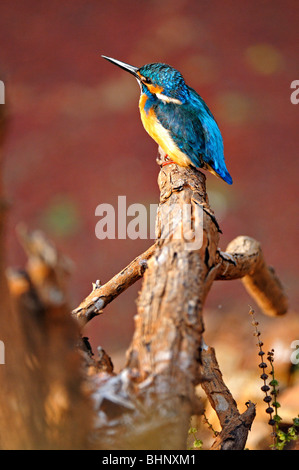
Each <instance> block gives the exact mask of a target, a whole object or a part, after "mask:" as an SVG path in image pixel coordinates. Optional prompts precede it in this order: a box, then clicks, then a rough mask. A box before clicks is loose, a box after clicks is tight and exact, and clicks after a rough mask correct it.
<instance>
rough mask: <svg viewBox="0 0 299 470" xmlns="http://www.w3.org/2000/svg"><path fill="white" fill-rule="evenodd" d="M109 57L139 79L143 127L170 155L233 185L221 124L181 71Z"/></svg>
mask: <svg viewBox="0 0 299 470" xmlns="http://www.w3.org/2000/svg"><path fill="white" fill-rule="evenodd" d="M105 58H107V57H105ZM107 59H108V60H110V61H111V62H113V63H115V64H116V65H119V66H120V67H122V68H124V69H125V70H127V71H129V72H130V73H132V74H133V75H134V76H135V77H136V78H137V80H138V81H139V83H140V87H141V98H140V102H139V107H140V112H141V118H142V122H143V124H144V127H145V128H146V130H147V132H148V133H149V134H150V135H151V137H153V139H154V140H156V142H157V143H158V144H159V145H160V146H161V147H162V148H163V149H164V150H165V152H166V153H167V154H168V155H169V156H170V158H171V159H172V160H174V161H175V162H176V163H178V164H182V165H184V166H185V165H186V164H190V165H192V166H194V167H196V168H203V169H205V170H209V171H211V172H212V173H214V174H216V175H217V176H219V177H220V178H222V179H223V180H224V181H226V183H228V184H232V178H231V176H230V174H229V172H228V171H227V168H226V165H225V160H224V152H223V140H222V136H221V132H220V130H219V127H218V125H217V123H216V121H215V119H214V117H213V115H212V113H211V111H210V110H209V108H208V107H207V105H206V103H205V102H204V100H203V99H202V98H201V96H199V94H198V93H197V92H196V91H195V90H193V89H192V88H190V87H189V86H188V85H187V84H186V83H185V81H184V78H183V76H182V75H181V73H180V72H179V71H178V70H176V69H174V68H173V67H171V66H169V65H167V64H162V63H155V64H147V65H144V66H143V67H141V68H137V67H133V66H131V65H128V64H124V63H123V62H120V61H117V60H115V59H111V58H107ZM170 147H171V151H170V150H169V149H170Z"/></svg>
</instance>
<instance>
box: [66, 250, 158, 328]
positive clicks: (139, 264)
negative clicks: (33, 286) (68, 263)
mask: <svg viewBox="0 0 299 470" xmlns="http://www.w3.org/2000/svg"><path fill="white" fill-rule="evenodd" d="M155 248H156V245H155V244H154V245H152V246H151V247H150V248H149V249H148V250H146V251H145V252H144V253H142V254H141V255H139V256H137V258H135V259H134V260H133V261H132V262H131V263H130V264H129V265H128V266H127V267H125V268H124V269H123V270H122V271H120V272H119V273H118V274H116V275H115V276H114V277H113V278H112V279H110V281H108V282H107V283H106V284H104V285H101V284H100V282H99V281H97V282H96V283H95V284H93V289H92V291H91V293H90V294H89V295H88V296H87V297H86V298H85V299H84V300H83V301H82V302H81V303H80V305H79V306H78V307H77V308H75V309H74V310H73V311H72V315H73V316H74V317H75V318H76V319H77V320H78V322H79V324H80V325H81V326H84V325H85V324H86V323H87V322H88V321H89V320H91V319H92V318H93V317H95V316H96V315H99V314H100V313H102V310H103V309H104V308H105V307H106V305H108V304H109V303H110V302H112V300H113V299H115V298H116V297H117V296H118V295H120V294H121V293H122V292H124V291H125V290H126V289H127V288H128V287H130V286H131V285H132V284H134V283H135V282H136V281H138V279H140V278H141V277H142V276H143V274H144V271H145V270H146V268H147V261H148V259H149V258H150V257H151V256H152V255H153V253H154V252H155Z"/></svg>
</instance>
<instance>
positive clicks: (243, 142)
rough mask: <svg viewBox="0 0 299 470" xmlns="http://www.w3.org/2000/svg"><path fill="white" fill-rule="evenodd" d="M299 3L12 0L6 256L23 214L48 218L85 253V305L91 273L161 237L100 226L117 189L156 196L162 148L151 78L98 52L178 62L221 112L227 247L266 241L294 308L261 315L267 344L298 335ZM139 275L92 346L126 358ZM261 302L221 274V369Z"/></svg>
mask: <svg viewBox="0 0 299 470" xmlns="http://www.w3.org/2000/svg"><path fill="white" fill-rule="evenodd" d="M298 14H299V7H298V2H296V1H292V0H286V1H278V0H275V1H260V0H259V1H257V0H252V1H251V2H246V3H245V2H238V1H232V0H227V1H226V2H223V1H220V0H211V1H209V2H207V1H203V0H200V1H198V0H190V1H188V0H164V1H161V0H159V1H158V0H150V1H147V2H145V1H129V0H123V1H120V0H119V1H116V0H114V1H113V0H112V1H109V2H103V1H98V0H89V1H86V0H74V1H72V2H67V1H58V0H52V1H51V2H49V1H45V0H39V1H37V0H26V1H25V0H24V1H22V0H21V1H16V0H9V1H8V0H4V1H2V2H1V4H0V24H1V28H0V44H1V49H0V50H1V55H0V79H2V80H3V81H4V83H5V85H6V105H7V109H8V112H9V127H8V133H7V138H6V142H5V148H4V157H5V191H6V195H7V198H8V199H9V201H10V202H11V209H10V213H9V221H8V227H7V245H8V247H7V264H9V265H13V266H18V265H22V263H24V261H25V256H24V254H23V252H22V249H21V248H20V246H19V244H18V241H17V237H16V234H15V227H16V225H17V224H18V223H19V222H25V223H26V225H27V226H28V228H30V229H34V228H39V229H42V230H43V231H44V232H45V233H46V234H47V235H48V236H49V238H51V239H52V240H53V241H54V242H55V244H56V245H57V246H58V247H59V249H60V250H61V251H62V252H63V253H65V254H66V255H68V256H69V257H70V258H71V260H72V261H73V272H72V276H71V279H70V299H71V307H72V308H75V307H76V306H77V305H78V303H79V302H80V301H81V300H82V299H83V298H84V297H85V296H86V295H87V294H88V293H89V292H90V289H91V283H92V282H95V280H96V279H100V280H101V281H102V282H106V281H107V280H109V279H110V278H111V277H112V276H113V275H114V274H115V273H116V272H118V271H119V270H121V269H122V268H123V267H124V266H125V265H126V264H128V263H129V262H130V261H131V260H132V259H133V258H134V257H135V256H137V255H138V254H140V253H141V252H142V251H144V250H145V249H146V248H147V247H148V246H149V245H150V244H151V243H152V242H151V241H150V240H130V239H127V240H102V241H100V240H98V239H97V238H96V236H95V225H96V222H97V221H98V218H97V217H96V216H95V209H96V207H97V206H98V205H99V204H101V203H109V204H112V205H114V206H115V205H116V204H117V197H118V196H119V195H125V196H126V197H127V204H128V205H129V204H131V203H142V204H145V205H147V206H149V204H155V203H157V202H158V198H159V192H158V188H157V176H158V172H159V167H158V166H157V164H156V162H155V159H156V155H157V147H156V144H155V143H154V142H153V141H152V140H151V139H150V137H149V136H148V135H147V134H146V132H145V131H144V129H143V127H142V124H141V121H140V117H139V111H138V99H139V87H138V85H137V83H136V81H135V80H134V79H133V78H132V77H131V76H130V75H129V74H126V73H125V72H123V71H121V70H120V69H118V68H117V67H114V66H113V65H112V64H109V63H108V62H106V61H105V60H103V59H101V57H100V55H101V54H105V55H108V56H111V57H115V58H117V59H120V60H123V61H125V62H128V63H130V64H133V65H136V66H141V65H143V64H145V63H149V62H166V63H169V64H171V65H172V66H174V67H175V68H177V69H179V70H180V71H181V72H182V74H183V75H184V77H185V79H186V81H187V83H188V84H189V85H190V86H192V87H193V88H195V89H196V90H197V91H198V92H199V93H200V94H201V96H202V97H203V98H204V99H205V101H206V102H207V104H208V106H209V107H210V109H211V110H212V112H213V114H214V116H215V117H216V119H217V121H218V123H219V126H220V129H221V131H222V135H223V139H224V146H225V156H226V162H227V167H228V169H229V172H230V173H231V175H232V177H233V180H234V184H233V186H231V187H229V186H228V185H226V184H225V183H224V182H222V181H221V180H218V179H216V178H215V177H214V176H213V175H210V174H209V175H208V176H207V187H208V193H209V197H210V202H211V205H212V208H213V209H214V211H215V213H216V216H217V218H218V220H219V222H220V225H221V228H222V232H223V235H222V236H221V248H222V249H223V250H224V249H225V247H226V245H227V244H228V242H229V241H231V240H232V239H233V238H235V237H236V236H238V235H249V236H252V237H254V238H256V239H257V240H259V241H260V242H261V244H262V247H263V251H264V254H265V257H266V260H267V261H268V263H270V264H271V265H273V266H274V267H275V269H276V271H277V274H278V275H279V277H280V279H281V280H282V282H283V284H284V286H285V289H286V291H287V294H288V296H289V298H290V313H289V314H288V315H287V316H286V317H285V318H283V319H268V318H266V317H260V321H261V325H262V326H261V328H264V332H265V333H266V334H268V333H269V336H270V338H271V339H270V343H269V347H272V343H273V342H274V343H275V342H276V343H277V341H278V342H279V341H283V342H282V348H286V349H283V350H284V351H286V352H287V351H288V348H289V347H290V346H289V345H290V343H291V341H293V340H296V339H299V328H298V320H297V316H296V310H297V311H298V309H297V304H298V301H299V296H298V288H297V266H298V246H297V242H298V223H297V210H296V209H297V207H296V205H297V201H298V156H297V147H298V112H299V105H298V106H296V105H294V104H292V103H291V101H290V95H291V92H292V90H291V88H290V85H291V82H292V81H293V80H295V79H298V78H299V71H298V44H299V41H298V39H299V38H298ZM139 288H140V283H138V284H137V285H135V286H133V287H132V288H130V289H129V290H128V291H127V292H126V293H124V294H123V295H121V296H120V297H119V298H118V299H116V300H115V301H114V302H113V303H112V304H111V305H109V306H108V307H107V309H106V310H105V313H104V315H103V316H101V317H100V318H96V319H94V320H93V321H92V322H91V323H90V325H88V327H87V328H86V330H85V332H84V334H86V335H87V336H89V338H90V340H91V342H92V345H93V346H94V347H96V346H97V345H98V344H100V345H102V346H103V347H104V348H105V349H107V351H108V352H109V353H111V354H113V353H115V356H116V358H117V359H116V363H117V364H119V366H121V365H122V364H123V361H124V356H123V351H124V350H125V349H126V347H127V346H128V344H129V342H130V338H131V335H132V332H133V328H134V319H133V317H134V313H135V311H136V305H135V299H136V297H137V294H138V289H139ZM248 304H251V305H253V307H254V308H255V309H256V311H257V312H259V309H258V308H257V307H256V306H255V305H254V303H253V301H252V300H251V299H250V298H249V296H248V295H247V293H246V292H245V291H244V289H243V287H242V285H241V283H240V282H218V283H215V284H214V286H213V288H212V291H211V293H210V295H209V298H208V300H207V305H206V312H205V318H206V329H207V338H208V339H209V340H210V343H211V345H214V346H215V345H217V342H220V338H222V336H223V335H225V338H226V339H225V341H224V343H223V344H224V345H223V346H222V347H223V349H222V350H221V346H219V348H220V349H219V352H218V354H219V355H220V358H219V359H220V363H222V362H223V367H224V368H225V364H226V362H227V361H228V357H229V355H230V353H231V352H232V351H231V350H230V351H228V350H227V349H225V348H226V347H228V345H227V344H228V342H230V341H231V340H232V338H233V341H234V342H235V343H234V346H232V349H234V348H235V349H236V348H238V347H239V359H240V358H242V360H241V359H240V360H239V362H238V361H237V365H238V367H239V366H240V364H241V366H242V367H243V366H244V364H245V363H246V354H245V353H244V350H248V348H250V346H251V344H253V347H254V339H253V338H252V336H251V327H250V321H249V319H248V315H247V312H248ZM258 315H259V313H258ZM244 337H245V340H244ZM282 338H283V339H282ZM271 341H272V343H271ZM276 343H275V344H276ZM277 344H278V343H277ZM279 344H280V343H279ZM277 348H278V353H279V347H277ZM241 350H242V351H243V352H241ZM221 351H222V352H221ZM289 352H290V350H289ZM240 361H241V362H240ZM244 361H245V362H244ZM252 361H253V363H255V362H256V361H257V359H256V357H255V356H254V357H253V358H252ZM282 362H283V361H282ZM241 366H240V367H241ZM256 373H257V374H258V372H256Z"/></svg>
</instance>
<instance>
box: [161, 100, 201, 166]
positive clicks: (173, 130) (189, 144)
mask: <svg viewBox="0 0 299 470" xmlns="http://www.w3.org/2000/svg"><path fill="white" fill-rule="evenodd" d="M154 108H155V109H154V111H155V114H156V117H157V119H158V120H159V122H160V123H161V124H162V126H163V127H164V128H165V129H167V130H168V131H169V132H170V135H171V138H172V140H173V141H174V143H175V144H176V145H177V147H178V148H179V149H180V150H181V151H182V152H183V153H184V154H186V155H187V156H188V157H189V159H190V160H191V162H192V163H193V165H195V166H196V167H198V168H202V167H203V166H204V159H203V157H204V155H205V152H206V137H205V131H204V128H203V126H202V123H201V121H200V119H199V117H198V115H197V113H196V112H195V110H194V109H193V108H192V107H191V106H189V105H186V104H181V105H180V104H176V103H171V102H170V103H158V104H157V105H155V106H154Z"/></svg>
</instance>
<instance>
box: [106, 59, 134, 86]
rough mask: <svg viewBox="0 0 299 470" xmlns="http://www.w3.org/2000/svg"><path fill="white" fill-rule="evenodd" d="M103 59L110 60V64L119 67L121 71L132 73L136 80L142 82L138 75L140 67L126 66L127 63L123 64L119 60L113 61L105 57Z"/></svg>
mask: <svg viewBox="0 0 299 470" xmlns="http://www.w3.org/2000/svg"><path fill="white" fill-rule="evenodd" d="M102 57H103V58H104V59H106V60H109V62H112V64H115V65H118V66H119V67H120V68H121V69H124V70H126V71H127V72H129V73H131V74H132V75H134V77H135V78H137V80H140V77H139V75H137V70H138V67H134V66H133V65H129V64H125V62H121V61H120V60H117V59H112V58H111V57H106V56H105V55H102Z"/></svg>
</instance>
